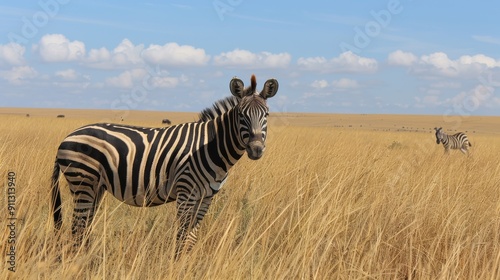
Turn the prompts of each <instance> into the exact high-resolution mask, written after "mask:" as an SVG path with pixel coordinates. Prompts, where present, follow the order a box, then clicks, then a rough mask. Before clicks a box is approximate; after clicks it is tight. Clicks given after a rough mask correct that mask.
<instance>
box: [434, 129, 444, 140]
mask: <svg viewBox="0 0 500 280" xmlns="http://www.w3.org/2000/svg"><path fill="white" fill-rule="evenodd" d="M442 129H443V128H442V127H440V128H437V127H435V128H434V130H436V143H437V144H440V143H441V142H442V141H443V130H442Z"/></svg>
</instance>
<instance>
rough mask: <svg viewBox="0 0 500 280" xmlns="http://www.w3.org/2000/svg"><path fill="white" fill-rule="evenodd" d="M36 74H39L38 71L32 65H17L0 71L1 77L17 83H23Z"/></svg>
mask: <svg viewBox="0 0 500 280" xmlns="http://www.w3.org/2000/svg"><path fill="white" fill-rule="evenodd" d="M36 76H38V72H37V71H36V70H35V69H34V68H32V67H30V66H17V67H13V68H12V69H10V70H7V71H1V72H0V77H2V78H4V79H5V80H7V81H9V82H10V83H12V84H15V85H19V84H22V83H23V82H24V81H26V80H28V79H32V78H35V77H36Z"/></svg>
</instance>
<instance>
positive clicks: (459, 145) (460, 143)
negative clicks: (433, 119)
mask: <svg viewBox="0 0 500 280" xmlns="http://www.w3.org/2000/svg"><path fill="white" fill-rule="evenodd" d="M434 130H436V143H437V144H440V143H443V146H444V151H445V153H448V152H449V150H450V149H460V151H462V153H464V154H467V153H468V151H469V147H472V145H471V143H470V142H469V139H468V138H467V135H465V133H463V132H459V133H456V134H453V135H448V134H446V133H444V132H443V128H442V127H440V128H437V127H435V128H434Z"/></svg>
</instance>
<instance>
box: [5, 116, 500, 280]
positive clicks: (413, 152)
mask: <svg viewBox="0 0 500 280" xmlns="http://www.w3.org/2000/svg"><path fill="white" fill-rule="evenodd" d="M27 113H29V114H30V117H26V114H27ZM57 114H65V115H66V117H65V118H56V117H55V116H56V115H57ZM122 117H123V116H120V115H118V114H115V113H112V112H108V111H85V110H35V109H11V108H2V109H0V120H1V121H0V174H2V177H1V180H2V181H1V184H2V185H3V186H4V187H3V192H2V195H1V202H2V205H4V206H3V207H2V211H1V213H0V215H1V218H0V226H1V227H2V231H1V235H0V248H1V252H2V270H1V272H0V278H1V279H67V278H70V277H71V278H73V279H84V278H86V279H500V160H499V159H500V157H499V155H500V117H464V118H454V120H457V119H459V120H460V124H457V123H454V124H453V125H454V127H453V128H450V127H451V122H450V118H445V117H443V116H401V115H400V116H391V115H326V114H292V113H287V114H273V112H271V117H270V124H269V129H268V135H269V136H268V142H267V150H266V153H265V155H264V157H263V158H262V159H260V160H259V161H251V160H249V159H248V158H247V157H246V156H245V157H244V158H242V160H241V161H240V162H238V164H237V165H236V166H235V167H233V169H232V170H231V171H230V173H229V177H228V180H227V183H226V185H225V186H224V188H223V189H222V190H221V191H220V192H219V194H217V196H216V197H215V199H214V202H213V204H212V206H211V208H210V210H209V212H208V214H207V215H206V217H205V219H204V220H203V221H202V224H201V230H200V232H199V241H198V243H197V244H196V246H195V247H194V248H193V250H192V251H191V252H190V253H188V254H187V255H183V256H182V257H181V258H180V259H179V260H178V261H175V260H174V259H173V255H174V247H175V246H174V245H175V235H176V222H175V218H174V217H175V206H174V204H167V205H165V206H160V207H155V208H134V207H131V206H127V205H124V204H121V203H119V202H118V201H117V200H115V199H114V198H112V196H111V195H109V194H108V195H106V196H105V199H104V200H103V203H102V204H101V207H100V209H99V211H98V213H97V216H96V218H95V220H94V224H93V225H94V227H93V229H92V232H91V234H90V238H91V242H92V243H91V245H90V246H89V247H87V248H85V247H84V248H82V249H81V250H80V251H79V252H78V253H77V254H76V255H71V254H67V253H66V252H67V250H66V249H68V247H69V245H68V244H70V242H69V241H70V240H71V232H70V231H71V230H70V223H71V213H72V201H71V199H70V195H69V190H68V189H67V188H66V184H65V183H62V184H61V190H62V195H63V214H64V223H63V227H62V230H61V233H60V234H59V235H57V236H56V235H54V232H53V225H52V218H51V217H50V216H49V197H50V196H49V191H50V187H51V186H50V176H51V172H52V167H53V163H54V157H55V153H56V150H57V147H58V144H59V142H60V141H61V140H62V139H63V138H64V137H65V136H66V135H67V134H68V133H70V132H71V131H72V130H74V129H75V128H77V127H79V126H82V125H84V124H88V123H93V122H99V121H102V120H105V121H112V122H120V121H121V118H122ZM163 118H169V119H170V120H171V121H172V123H173V124H175V123H180V122H184V121H193V120H195V119H196V114H195V113H165V112H161V113H160V112H130V113H128V114H127V115H126V117H124V120H123V123H127V124H134V125H142V126H161V119H163ZM435 126H442V127H443V128H444V130H445V131H447V132H454V131H455V130H457V131H467V132H468V135H469V139H470V141H471V143H472V147H471V152H470V155H469V156H465V155H463V154H462V153H460V152H459V151H451V152H450V154H448V155H444V149H443V147H442V145H436V142H435V136H434V133H433V128H434V127H435ZM9 171H10V172H15V174H16V187H15V200H16V201H15V217H16V219H17V220H15V241H16V243H15V258H16V262H15V269H16V272H11V271H9V270H8V268H9V267H10V265H9V263H8V262H7V261H8V260H9V259H8V258H9V257H8V256H7V253H8V252H9V246H10V244H9V243H8V242H9V240H11V239H10V238H9V235H10V230H9V227H8V225H9V220H8V218H9V213H8V210H7V204H8V195H7V185H8V172H9ZM61 178H62V177H61Z"/></svg>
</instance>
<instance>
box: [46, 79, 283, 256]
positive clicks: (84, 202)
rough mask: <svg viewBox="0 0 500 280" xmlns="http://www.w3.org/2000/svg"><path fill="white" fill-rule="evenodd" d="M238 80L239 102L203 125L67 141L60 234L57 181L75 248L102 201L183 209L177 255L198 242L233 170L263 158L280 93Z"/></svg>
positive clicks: (98, 127) (273, 85)
mask: <svg viewBox="0 0 500 280" xmlns="http://www.w3.org/2000/svg"><path fill="white" fill-rule="evenodd" d="M256 85H257V83H256V80H255V76H253V75H252V78H251V85H250V86H249V87H247V88H245V87H244V84H243V82H242V81H241V80H240V79H238V78H233V79H232V80H231V82H230V89H231V93H232V94H233V96H231V97H228V98H226V99H224V100H221V101H219V102H216V103H215V104H214V106H213V107H211V108H208V109H205V110H204V111H203V112H202V113H201V114H200V120H199V121H198V122H191V123H184V124H179V125H174V126H170V127H161V128H143V127H136V126H127V125H120V124H108V123H100V124H92V125H87V126H84V127H81V128H79V129H77V130H75V131H74V132H73V133H71V134H70V135H68V136H67V137H66V138H65V139H64V140H63V142H62V143H61V144H60V146H59V149H58V151H57V156H56V160H55V163H54V170H53V175H52V184H53V189H52V210H53V214H54V223H55V227H56V229H59V228H60V227H61V224H62V215H61V197H60V192H59V186H58V180H59V173H60V171H62V173H63V174H64V176H65V178H66V180H67V182H68V184H69V188H70V190H71V193H72V195H73V200H74V212H73V224H72V233H73V235H74V238H75V241H76V243H75V245H77V246H79V245H80V244H81V243H82V238H83V236H84V234H85V232H86V228H87V226H89V225H90V224H91V222H92V219H93V217H94V214H95V211H96V209H97V207H98V205H99V202H100V200H101V198H102V195H103V194H104V191H108V192H110V193H111V194H112V195H113V196H114V197H116V198H117V199H118V200H120V201H123V202H125V203H127V204H130V205H133V206H140V207H149V206H156V205H161V204H164V203H167V202H171V201H176V202H177V219H178V220H179V222H180V226H179V231H178V234H177V248H176V253H177V254H178V253H181V251H182V250H184V249H186V250H189V248H191V247H192V246H193V245H194V243H195V242H196V232H197V230H198V228H199V223H200V221H201V220H202V219H203V217H204V215H205V213H206V212H207V210H208V208H209V206H210V203H211V200H212V197H213V196H214V195H215V194H216V193H217V192H218V191H219V190H220V188H221V187H222V186H223V184H224V182H225V180H226V177H227V174H228V171H229V169H230V168H231V167H232V166H233V165H234V164H236V162H237V161H238V160H239V159H240V158H241V157H242V156H243V154H244V153H245V151H246V152H247V154H248V157H249V158H250V159H254V160H256V159H259V158H260V157H261V156H262V155H263V152H264V150H265V142H266V132H267V116H268V112H269V109H268V107H267V105H266V99H267V98H270V97H273V96H274V95H275V94H276V92H277V91H278V82H277V81H276V80H275V79H270V80H267V81H266V83H265V84H264V88H263V90H262V91H261V92H260V93H259V92H258V91H257V90H256Z"/></svg>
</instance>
